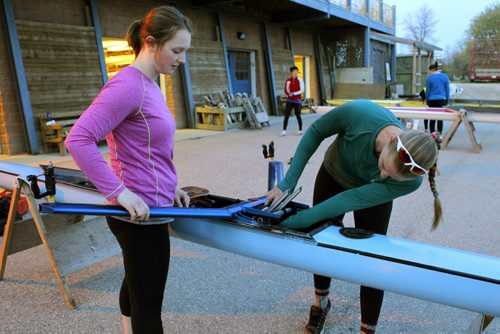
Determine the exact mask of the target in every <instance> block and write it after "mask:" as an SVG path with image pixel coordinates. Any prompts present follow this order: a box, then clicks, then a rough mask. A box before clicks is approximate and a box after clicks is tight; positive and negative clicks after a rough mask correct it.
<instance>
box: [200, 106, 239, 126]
mask: <svg viewBox="0 0 500 334" xmlns="http://www.w3.org/2000/svg"><path fill="white" fill-rule="evenodd" d="M195 114H196V128H197V129H204V130H217V131H226V130H228V129H232V128H239V127H244V126H245V124H246V116H245V109H244V108H243V107H232V108H218V107H211V106H199V107H195Z"/></svg>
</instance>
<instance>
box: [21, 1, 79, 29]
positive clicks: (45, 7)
mask: <svg viewBox="0 0 500 334" xmlns="http://www.w3.org/2000/svg"><path fill="white" fill-rule="evenodd" d="M86 3H87V2H86V1H85V0H67V1H66V0H44V1H39V0H12V6H13V7H14V15H15V17H16V20H27V21H37V22H46V23H59V24H71V25H77V26H85V25H87V21H86V16H85V11H86V9H85V7H86Z"/></svg>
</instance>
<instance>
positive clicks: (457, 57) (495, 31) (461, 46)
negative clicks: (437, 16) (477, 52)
mask: <svg viewBox="0 0 500 334" xmlns="http://www.w3.org/2000/svg"><path fill="white" fill-rule="evenodd" d="M498 22H500V3H495V4H492V5H489V6H487V7H486V8H485V9H484V10H483V11H482V12H481V13H480V14H479V15H477V16H476V17H474V18H473V19H472V21H471V23H470V25H469V28H468V29H467V31H466V36H465V37H464V39H463V40H462V41H460V42H459V43H458V44H457V46H456V47H455V48H454V49H453V51H451V52H449V55H448V57H447V58H448V59H447V60H448V66H447V67H448V69H449V73H450V74H452V75H453V76H454V77H456V78H467V77H468V74H469V68H470V62H471V57H470V54H471V47H472V40H473V39H474V38H488V39H499V38H500V24H499V23H498Z"/></svg>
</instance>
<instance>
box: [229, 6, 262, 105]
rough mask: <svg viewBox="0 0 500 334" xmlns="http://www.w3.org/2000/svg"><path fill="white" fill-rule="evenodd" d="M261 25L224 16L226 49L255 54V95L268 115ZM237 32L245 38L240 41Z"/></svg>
mask: <svg viewBox="0 0 500 334" xmlns="http://www.w3.org/2000/svg"><path fill="white" fill-rule="evenodd" d="M262 30H263V28H262V24H261V23H259V22H255V21H250V20H245V19H244V18H241V17H235V16H227V15H226V16H224V31H225V36H226V43H227V48H228V49H236V50H244V51H253V52H254V53H255V81H256V82H255V84H256V95H257V96H258V97H260V98H261V99H262V103H263V104H264V106H265V107H266V110H267V111H268V113H270V110H271V109H270V108H271V105H270V94H269V91H268V81H267V73H266V71H267V70H266V58H265V46H264V42H263V38H262V33H263V32H262ZM238 32H244V33H246V38H245V39H244V40H240V39H238V37H237V34H238Z"/></svg>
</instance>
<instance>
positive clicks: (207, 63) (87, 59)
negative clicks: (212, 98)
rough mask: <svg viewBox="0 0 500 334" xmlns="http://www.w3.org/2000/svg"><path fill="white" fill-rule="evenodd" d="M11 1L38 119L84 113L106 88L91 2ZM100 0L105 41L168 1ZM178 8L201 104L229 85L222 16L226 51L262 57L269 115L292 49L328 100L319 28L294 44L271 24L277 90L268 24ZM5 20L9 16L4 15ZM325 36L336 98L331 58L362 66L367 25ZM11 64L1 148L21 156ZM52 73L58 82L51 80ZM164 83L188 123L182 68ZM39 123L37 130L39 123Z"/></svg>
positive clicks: (2, 71) (295, 34)
mask: <svg viewBox="0 0 500 334" xmlns="http://www.w3.org/2000/svg"><path fill="white" fill-rule="evenodd" d="M12 3H13V7H14V12H15V18H16V21H17V22H18V27H19V30H20V32H21V40H20V43H21V48H22V52H23V61H24V62H25V63H26V66H25V67H26V68H27V80H28V85H29V89H30V96H31V97H32V106H33V112H34V116H35V117H36V116H37V115H39V114H42V113H45V112H46V111H48V110H59V111H61V112H65V111H68V110H70V111H71V110H72V111H74V110H81V111H82V112H83V111H84V110H85V107H86V106H87V105H88V104H89V103H90V101H91V100H92V99H93V98H94V97H95V95H97V93H98V91H99V89H100V88H101V87H102V82H99V80H100V79H99V78H100V76H101V73H100V70H101V69H100V64H99V61H98V55H97V49H96V45H95V43H93V38H94V39H95V37H94V36H93V35H92V33H94V28H93V23H92V17H91V15H90V8H89V6H88V0H47V1H43V2H42V1H39V0H12ZM96 3H97V4H98V11H99V15H100V25H101V29H102V36H103V37H104V38H124V37H125V34H126V32H127V29H128V26H129V24H130V23H131V22H132V21H134V20H136V19H141V18H142V17H143V16H144V14H145V13H146V12H147V11H148V10H150V9H151V8H152V7H155V6H158V5H162V4H163V3H162V2H158V1H153V0H149V1H140V2H139V1H135V0H106V1H104V0H98V1H97V2H96ZM178 8H179V9H180V10H181V12H183V13H184V14H185V15H186V16H188V17H189V18H190V19H191V20H192V22H193V35H192V45H191V49H190V50H189V51H188V62H189V68H190V77H191V84H192V85H191V87H190V89H191V93H192V95H193V98H194V102H195V105H200V104H204V103H205V101H204V100H203V95H205V94H215V93H219V92H222V91H225V90H228V81H227V73H226V59H224V50H223V45H222V38H221V35H220V33H221V31H220V29H219V23H218V19H219V17H220V19H221V20H222V23H223V27H224V31H223V33H224V37H225V40H226V43H227V48H228V49H229V50H244V51H250V52H252V53H253V54H254V55H255V63H254V64H253V65H254V67H255V78H254V80H255V89H256V95H257V96H259V97H260V98H261V99H262V101H263V103H264V106H265V107H266V110H267V111H268V112H269V113H270V111H271V105H272V103H273V102H274V101H271V96H272V91H271V89H272V90H274V92H273V93H274V94H275V95H276V96H278V95H282V94H283V85H284V82H285V80H286V79H287V78H288V77H289V75H290V72H289V67H290V66H291V65H292V64H293V54H292V49H293V53H295V54H296V55H302V56H308V58H309V60H310V68H309V78H310V94H311V97H313V98H314V99H315V101H316V102H319V103H321V101H320V97H321V95H320V83H319V75H318V69H317V66H318V64H317V55H316V54H315V52H316V50H315V45H314V37H315V32H311V31H307V30H303V29H301V28H293V29H291V30H290V34H291V37H292V38H291V42H292V45H290V41H289V39H288V32H289V28H288V27H286V26H282V25H276V24H272V23H266V28H267V32H268V37H269V42H270V44H271V50H270V52H271V55H272V62H273V71H274V72H273V75H274V79H275V83H274V87H272V88H271V87H269V82H268V73H267V66H266V49H265V48H266V46H265V43H264V37H263V31H264V23H263V22H261V21H255V20H252V19H247V18H246V17H244V16H233V15H229V14H223V15H222V14H221V15H219V14H217V13H215V12H212V11H208V10H204V9H200V8H194V7H191V6H182V5H180V6H179V7H178ZM3 17H4V16H3V15H2V20H3ZM42 28H43V29H42ZM39 30H41V31H45V35H43V34H42V35H40V32H39ZM68 31H71V32H72V34H73V35H67V32H68ZM238 32H245V33H246V36H247V37H246V39H244V40H240V39H238V38H237V33H238ZM337 32H338V34H337ZM82 34H87V37H86V38H85V40H86V41H87V42H86V43H88V44H86V46H85V47H84V48H83V49H84V50H83V49H79V48H78V44H79V43H80V42H82V41H81V39H82V36H81V35H82ZM71 36H72V37H71ZM42 37H43V38H45V40H44V41H42V42H37V41H35V39H36V38H42ZM325 37H327V38H328V39H325V38H322V42H323V43H324V44H323V45H322V47H323V50H324V51H325V52H323V54H322V55H321V57H322V61H323V68H321V69H319V71H321V72H322V73H323V75H324V83H323V84H324V87H325V93H326V96H325V98H329V97H331V95H332V94H331V92H332V89H331V88H332V82H331V75H330V74H331V73H332V65H331V62H329V61H328V60H329V58H332V59H333V57H337V60H343V61H344V62H343V63H342V66H339V67H347V68H349V67H360V66H359V65H357V64H358V63H360V62H362V61H363V55H364V51H363V47H364V43H363V38H364V30H363V29H361V28H359V27H358V28H345V29H344V27H343V28H336V29H333V30H332V31H329V33H328V34H327V35H325ZM61 38H62V42H61V41H59V42H60V44H59V46H60V47H59V48H57V47H54V45H52V44H51V43H55V44H56V46H57V40H59V39H61ZM64 38H66V40H64ZM79 40H80V42H79ZM47 41H50V43H47ZM0 47H3V49H5V50H8V48H9V45H8V43H7V37H6V35H5V22H1V24H0ZM328 48H329V49H328ZM336 48H337V49H336ZM329 50H335V51H337V53H332V52H330V51H329ZM72 52H73V53H72ZM75 52H76V53H75ZM40 55H43V57H40ZM71 58H73V59H71ZM75 59H77V60H78V66H75ZM10 62H11V60H10V57H1V59H0V78H2V81H1V82H0V88H1V90H0V103H1V104H0V138H1V146H0V147H1V149H2V153H10V154H16V153H22V152H26V151H27V149H28V147H27V146H28V145H27V143H26V135H25V134H24V126H22V113H21V107H20V105H19V102H18V101H17V95H16V89H15V86H14V85H15V84H16V79H15V77H14V75H15V71H14V69H13V66H12V64H11V63H10ZM356 65H357V66H356ZM361 66H363V65H361ZM70 73H73V74H70ZM75 73H79V74H78V75H77V74H75ZM83 73H85V74H86V76H85V75H83ZM45 76H48V77H51V78H53V79H51V80H48V81H46V82H44V81H43V80H44V79H43V78H44V77H45ZM90 77H91V78H90ZM71 78H73V79H71ZM58 79H59V80H58ZM58 81H59V82H58ZM165 83H166V86H167V87H171V90H170V91H169V92H168V94H167V103H168V105H169V107H170V108H171V110H172V112H173V113H174V114H175V118H176V121H177V127H178V128H184V127H187V126H188V124H187V112H188V111H187V108H186V103H185V96H186V94H187V93H188V92H185V91H184V88H183V84H182V76H181V72H180V71H178V72H176V73H175V74H173V75H171V76H169V77H168V78H167V79H166V80H165ZM340 88H342V87H334V89H336V96H337V97H339V96H338V93H341V92H342V89H340ZM345 88H348V89H346V90H345V91H344V94H345V93H349V94H351V93H352V94H356V96H354V97H367V96H363V93H364V92H365V90H366V88H365V87H362V88H363V89H360V90H358V89H353V87H347V86H346V87H345ZM360 88H361V87H360ZM379 90H380V88H379V87H376V89H375V92H374V94H373V95H378V91H379ZM51 94H52V95H51ZM51 99H52V100H51ZM74 102H77V103H78V105H72V104H71V103H74ZM35 125H36V126H37V127H38V124H35ZM7 128H8V129H9V130H8V131H7V130H6V129H7Z"/></svg>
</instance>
